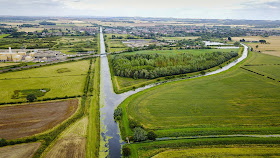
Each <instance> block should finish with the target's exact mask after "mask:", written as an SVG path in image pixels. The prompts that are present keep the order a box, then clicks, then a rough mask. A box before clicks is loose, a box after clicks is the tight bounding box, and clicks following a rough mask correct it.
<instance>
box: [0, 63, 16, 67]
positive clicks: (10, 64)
mask: <svg viewBox="0 0 280 158" xmlns="http://www.w3.org/2000/svg"><path fill="white" fill-rule="evenodd" d="M18 64H19V63H0V67H5V66H13V65H18Z"/></svg>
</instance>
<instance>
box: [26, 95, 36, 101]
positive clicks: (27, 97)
mask: <svg viewBox="0 0 280 158" xmlns="http://www.w3.org/2000/svg"><path fill="white" fill-rule="evenodd" d="M26 99H27V101H28V102H33V101H34V100H36V99H37V97H36V96H35V95H34V94H28V95H27V96H26Z"/></svg>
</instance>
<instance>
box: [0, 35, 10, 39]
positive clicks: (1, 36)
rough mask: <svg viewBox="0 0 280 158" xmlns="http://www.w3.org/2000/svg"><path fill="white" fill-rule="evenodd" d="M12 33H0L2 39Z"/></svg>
mask: <svg viewBox="0 0 280 158" xmlns="http://www.w3.org/2000/svg"><path fill="white" fill-rule="evenodd" d="M9 35H10V34H2V35H0V39H1V38H4V37H7V36H9Z"/></svg>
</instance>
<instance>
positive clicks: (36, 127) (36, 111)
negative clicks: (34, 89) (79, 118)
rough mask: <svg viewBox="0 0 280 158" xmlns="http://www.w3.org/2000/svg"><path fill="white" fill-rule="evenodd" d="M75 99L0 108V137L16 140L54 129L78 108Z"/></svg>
mask: <svg viewBox="0 0 280 158" xmlns="http://www.w3.org/2000/svg"><path fill="white" fill-rule="evenodd" d="M78 104H79V101H78V100H77V99H72V100H66V101H56V102H46V103H35V104H25V105H15V106H4V107H0V127H1V128H0V135H1V137H2V138H5V139H17V138H22V137H26V136H31V135H34V134H38V133H41V132H44V131H46V130H48V129H51V128H53V127H55V126H56V125H58V124H60V123H61V122H63V121H64V120H66V119H67V118H69V117H70V116H72V115H73V114H74V113H75V111H76V110H77V108H78Z"/></svg>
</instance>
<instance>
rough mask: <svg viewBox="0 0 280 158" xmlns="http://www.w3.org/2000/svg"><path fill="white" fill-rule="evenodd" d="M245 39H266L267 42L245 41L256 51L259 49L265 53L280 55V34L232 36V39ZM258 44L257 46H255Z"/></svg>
mask: <svg viewBox="0 0 280 158" xmlns="http://www.w3.org/2000/svg"><path fill="white" fill-rule="evenodd" d="M240 39H245V40H246V41H259V40H266V42H267V43H269V44H261V43H247V44H248V45H249V46H251V47H252V48H253V49H254V50H256V51H261V52H262V53H265V54H270V55H275V56H280V36H270V37H260V36H245V37H233V38H232V40H235V41H239V40H240ZM256 45H258V48H256Z"/></svg>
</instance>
